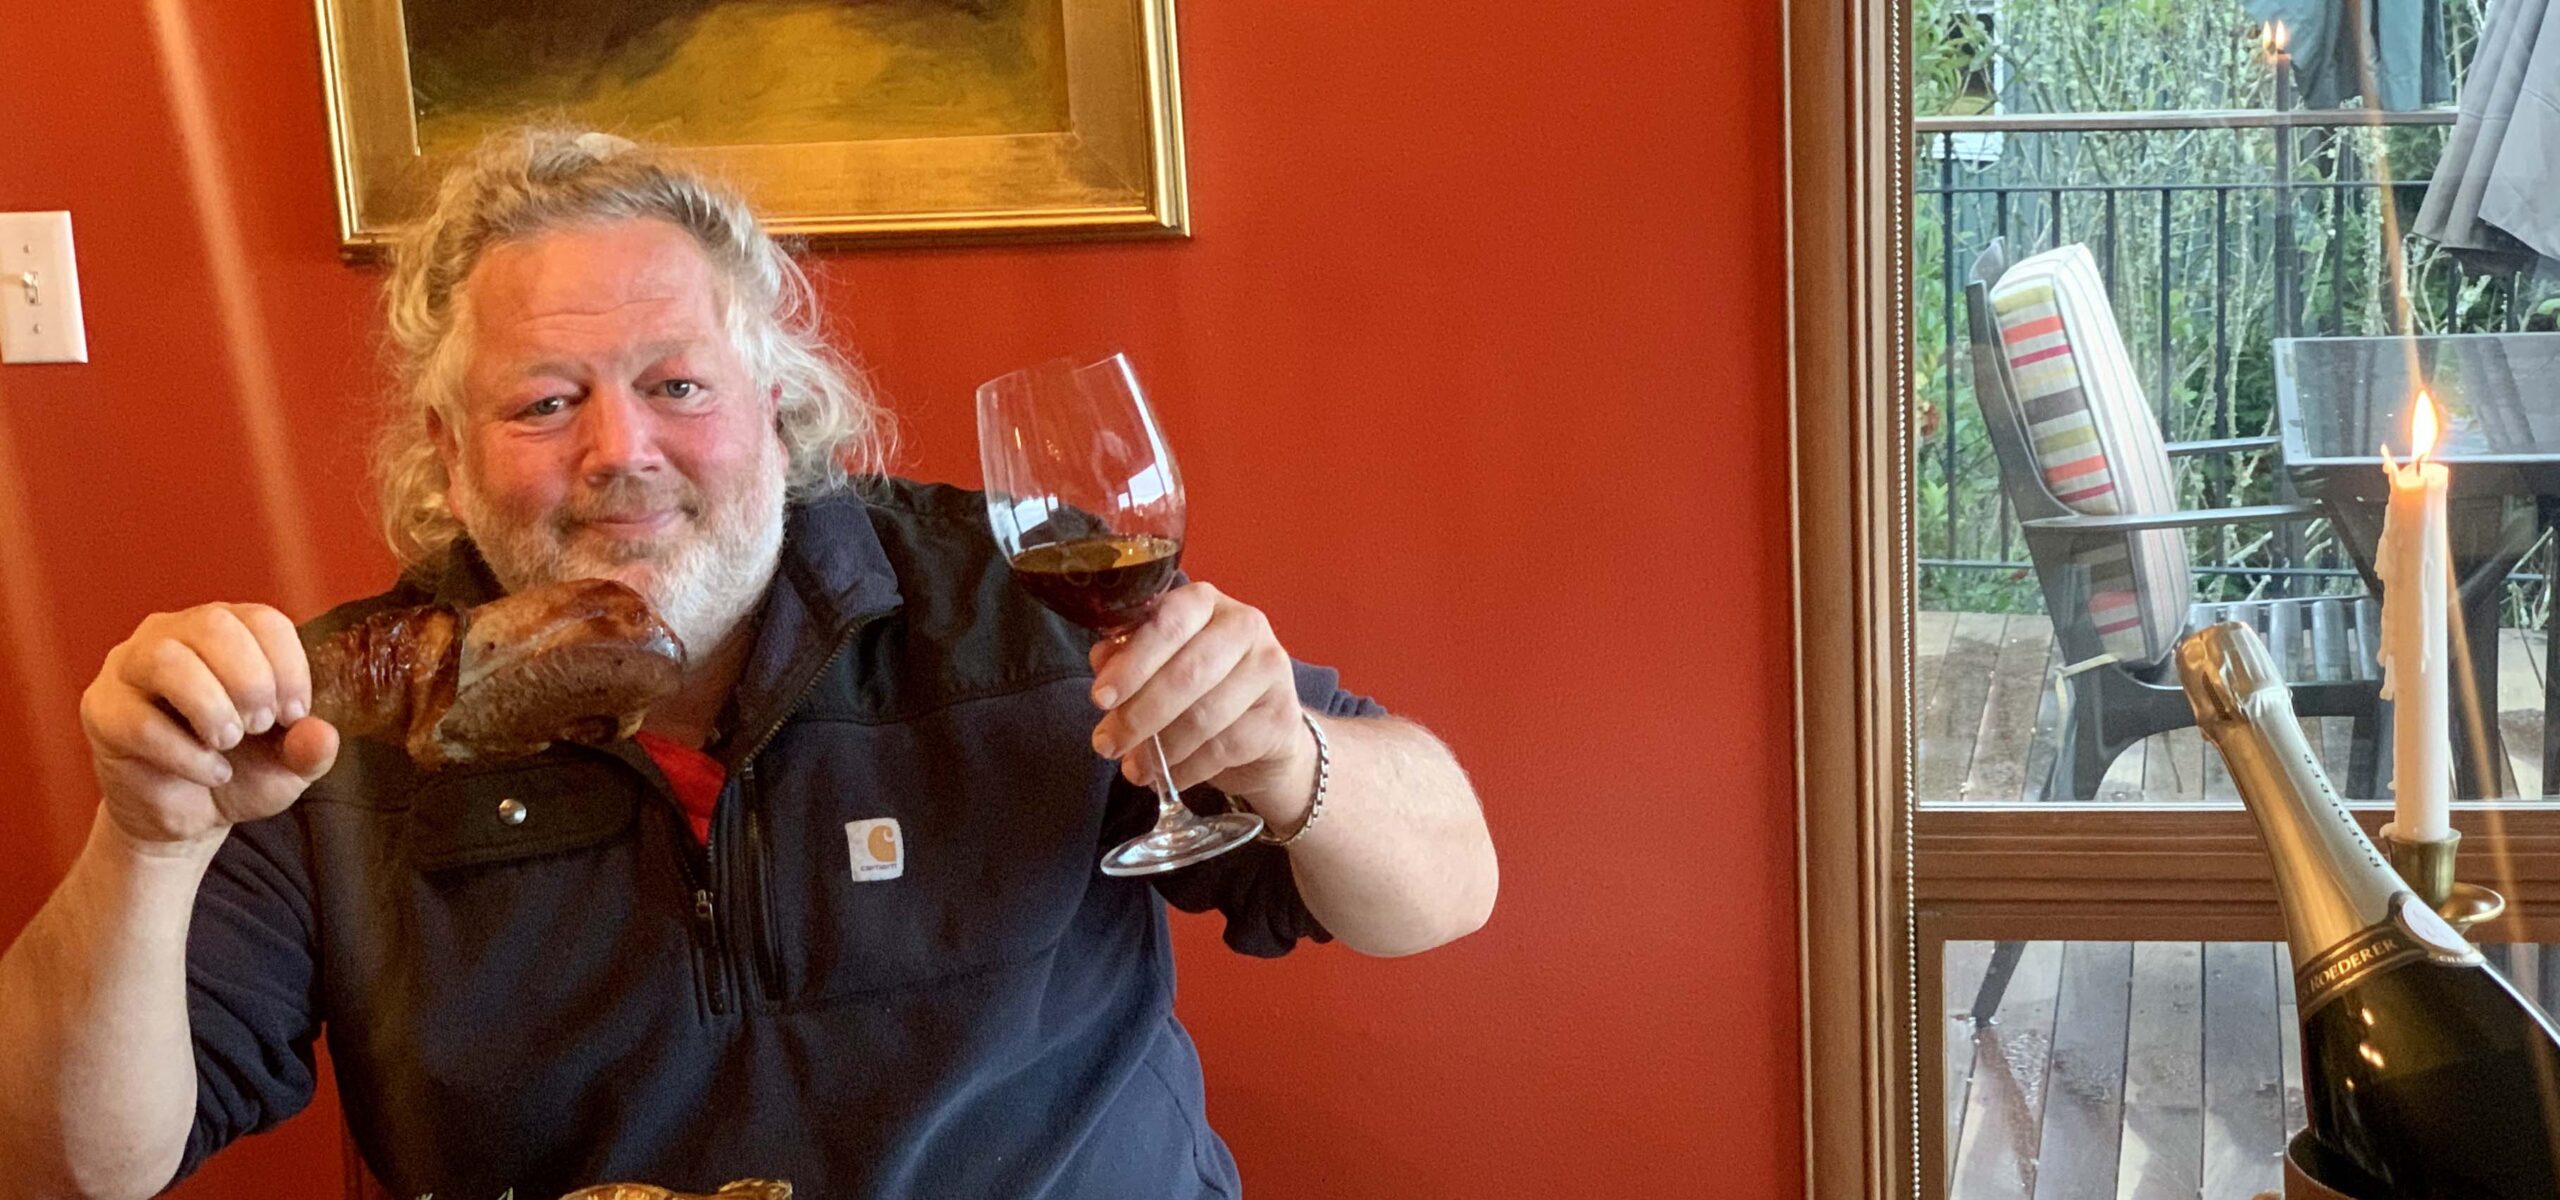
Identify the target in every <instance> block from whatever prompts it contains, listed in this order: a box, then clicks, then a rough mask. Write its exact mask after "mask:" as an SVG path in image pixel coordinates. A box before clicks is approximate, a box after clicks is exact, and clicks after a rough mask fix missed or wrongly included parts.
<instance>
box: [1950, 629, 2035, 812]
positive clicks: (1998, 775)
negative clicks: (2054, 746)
mask: <svg viewBox="0 0 2560 1200" xmlns="http://www.w3.org/2000/svg"><path fill="white" fill-rule="evenodd" d="M2052 656H2053V622H2051V621H2049V620H2047V619H2045V618H2044V617H2042V616H2038V615H2035V614H2032V613H2016V614H2013V615H2011V616H2010V617H2009V618H2008V619H2007V620H2006V621H2004V622H2003V623H2002V626H2001V630H2000V648H1999V652H1998V655H1997V657H1996V658H1995V659H1994V662H1993V667H1992V671H1991V681H1990V686H1989V688H1988V690H1987V693H1986V694H1985V696H1984V698H1983V703H1982V722H1981V728H1980V732H1979V734H1978V736H1977V738H1976V740H1975V742H1974V744H1973V761H1972V768H1971V769H1970V770H1968V771H1966V772H1965V781H1964V796H1965V798H1966V799H1968V800H2026V799H2031V798H2032V797H2030V796H2029V795H2028V793H2027V779H2028V774H2027V767H2028V764H2029V762H2030V760H2031V758H2032V757H2033V755H2032V751H2033V750H2034V749H2035V748H2036V745H2037V743H2039V742H2047V741H2049V739H2046V738H2039V737H2036V736H2034V734H2035V731H2036V709H2037V707H2038V706H2039V705H2040V704H2041V703H2042V702H2043V697H2044V695H2045V694H2046V693H2048V692H2050V691H2051V689H2050V688H2048V687H2046V686H2045V678H2046V676H2045V667H2046V666H2047V664H2048V663H2049V662H2050V661H2051V659H2052ZM2049 753H2050V750H2049V747H2048V754H2049Z"/></svg>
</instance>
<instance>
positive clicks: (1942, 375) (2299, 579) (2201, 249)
mask: <svg viewBox="0 0 2560 1200" xmlns="http://www.w3.org/2000/svg"><path fill="white" fill-rule="evenodd" d="M2453 120H2454V114H2453V113H2451V112H2445V111H2428V112H2416V113H2382V114H2375V113H2366V112H2356V111H2330V112H2310V111H2294V112H2284V111H2275V110H2237V111H2219V112H2145V113H2077V114H2023V115H1993V116H1977V117H1929V118H1922V119H1920V120H1918V121H1916V122H1915V123H1914V124H1915V130H1914V132H1915V135H1916V136H1915V138H1914V143H1913V150H1914V153H1915V155H1916V163H1915V167H1916V169H1915V170H1914V172H1913V177H1914V178H1915V179H1916V180H1918V181H1919V183H1918V186H1917V189H1916V190H1917V195H1915V197H1914V212H1913V217H1914V221H1915V225H1916V226H1919V227H1921V236H1918V237H1915V239H1914V247H1915V250H1916V252H1917V253H1919V254H1920V256H1921V257H1920V261H1918V262H1917V263H1915V264H1914V267H1915V270H1914V289H1915V293H1916V294H1915V295H1914V296H1913V301H1914V309H1915V317H1916V318H1918V319H1917V320H1916V321H1915V325H1914V328H1915V331H1916V333H1917V336H1918V337H1919V338H1920V339H1921V340H1922V344H1921V345H1918V346H1915V347H1914V350H1915V358H1914V364H1915V370H1914V379H1913V386H1914V389H1915V391H1916V392H1917V393H1919V397H1918V398H1920V399H1921V401H1922V404H1923V407H1924V410H1925V409H1926V408H1927V407H1928V403H1927V399H1926V397H1927V396H1928V394H1929V393H1930V392H1933V391H1934V392H1935V393H1936V404H1935V408H1936V409H1937V412H1936V413H1935V414H1934V415H1935V420H1934V422H1931V421H1927V420H1925V419H1924V424H1923V427H1922V436H1921V438H1920V439H1919V445H1918V447H1917V449H1918V452H1919V454H1920V456H1921V459H1920V462H1919V463H1918V464H1916V465H1917V466H1919V467H1920V469H1921V471H1922V476H1921V482H1922V486H1923V488H1924V490H1925V489H1926V487H1927V485H1928V483H1929V482H1931V480H1930V478H1929V477H1930V476H1934V477H1935V478H1934V482H1935V484H1936V491H1937V496H1936V497H1935V502H1936V503H1937V504H1938V505H1940V506H1942V507H1943V511H1942V512H1937V513H1934V514H1931V513H1925V512H1924V515H1923V520H1924V522H1925V523H1924V524H1923V526H1922V527H1921V528H1919V529H1917V530H1915V534H1916V535H1917V536H1918V537H1919V539H1920V545H1919V550H1920V554H1919V565H1920V567H1921V568H1922V584H1923V595H1924V603H1929V602H1930V601H1932V600H1934V601H1935V603H1934V604H1932V605H1931V606H1932V607H1959V608H1961V607H1975V606H1976V605H1974V604H1967V603H1965V602H1964V599H1963V596H1962V595H1960V593H1964V592H1966V591H1967V587H1968V584H1967V581H1968V580H1970V581H1971V584H1970V585H1969V586H1970V587H1971V590H1972V592H1973V593H1975V599H1976V600H1977V601H1979V600H1981V599H1983V595H1984V594H1986V593H1988V594H1990V596H1991V598H1990V604H1991V606H1994V607H2002V606H2007V605H2008V604H2015V605H2018V606H2022V607H2032V605H2033V601H2032V599H2031V593H2030V589H2031V587H2032V585H2031V584H2021V583H2020V582H2019V581H2022V580H2024V579H2025V578H2026V576H2025V572H2026V571H2027V569H2028V564H2027V563H2026V562H2025V561H2024V560H2023V556H2022V554H2021V553H2020V547H2019V546H2018V544H2017V538H2016V522H2015V520H2014V519H2013V518H2012V516H2011V515H2010V513H2009V511H2008V506H2007V504H2006V502H2005V500H2004V499H2003V498H2002V496H2001V492H2000V481H1999V474H1998V469H1997V464H1996V463H1994V462H1993V461H1992V460H1991V454H1990V447H1989V443H1988V439H1987V438H1986V437H1985V436H1984V433H1983V429H1982V426H1981V421H1980V416H1979V411H1978V409H1976V407H1975V405H1974V401H1973V397H1972V395H1971V390H1972V373H1971V370H1970V368H1969V365H1968V364H1967V362H1966V355H1967V352H1968V349H1969V347H1968V345H1967V338H1966V335H1965V327H1966V323H1965V317H1964V312H1963V285H1964V273H1965V271H1966V269H1967V268H1968V267H1969V265H1970V263H1971V262H1972V259H1973V256H1974V255H1975V254H1976V253H1977V252H1979V251H1980V250H1981V249H1982V248H1983V247H1984V246H1987V245H1988V244H1989V243H1990V241H1991V240H1992V239H1993V238H1995V237H1998V238H2003V239H2006V240H2007V243H2008V245H2009V247H2010V257H2011V259H2012V260H2013V261H2014V260H2015V259H2017V258H2020V257H2024V256H2025V255H2027V254H2030V253H2034V252H2036V251H2039V250H2043V249H2047V248H2050V247H2053V246H2056V245H2061V244H2064V243H2067V242H2072V241H2078V242H2082V243H2085V244H2087V245H2089V247H2090V250H2091V252H2092V253H2093V254H2094V255H2095V256H2096V258H2097V260H2098V264H2099V270H2100V272H2101V274H2103V275H2104V276H2105V278H2106V283H2107V289H2108V294H2109V299H2110V301H2111V302H2113V304H2114V306H2115V309H2116V312H2117V316H2118V321H2119V327H2120V329H2121V330H2122V332H2123V334H2124V338H2125V342H2126V348H2127V351H2128V353H2129V354H2130V355H2131V356H2132V357H2133V358H2134V360H2135V366H2136V369H2137V373H2138V374H2137V377H2138V378H2142V379H2143V380H2144V381H2145V385H2146V387H2147V388H2149V390H2150V391H2151V392H2152V396H2151V399H2152V401H2153V404H2154V405H2155V408H2156V410H2157V413H2158V416H2159V418H2160V421H2161V424H2162V428H2163V430H2164V432H2165V433H2166V434H2167V436H2168V437H2169V438H2171V439H2172V440H2197V439H2204V438H2232V437H2235V436H2244V435H2253V434H2265V433H2269V432H2272V431H2273V430H2272V421H2273V383H2272V378H2271V375H2270V372H2271V365H2270V364H2271V352H2270V351H2271V347H2270V343H2271V341H2272V339H2274V338H2276V337H2287V336H2295V335H2301V334H2314V335H2333V336H2351V335H2358V334H2380V333H2393V332H2406V331H2408V330H2410V329H2412V328H2415V329H2417V330H2419V331H2423V332H2478V331H2488V330H2503V329H2514V328H2519V327H2521V324H2522V322H2523V320H2524V316H2525V313H2524V309H2525V303H2524V301H2525V300H2526V298H2527V295H2528V289H2529V288H2530V287H2531V283H2532V281H2531V279H2530V277H2529V276H2494V277H2481V276H2475V275H2473V274H2471V273H2469V272H2466V271H2465V270H2464V267H2463V265H2462V264H2461V263H2460V262H2458V261H2455V260H2453V259H2451V258H2449V257H2446V256H2442V255H2438V254H2436V253H2434V252H2433V251H2432V249H2431V248H2430V247H2428V246H2426V245H2425V243H2424V242H2423V241H2422V240H2419V239H2412V238H2409V237H2408V236H2407V235H2406V234H2405V232H2403V231H2402V230H2403V226H2404V225H2405V222H2406V220H2407V219H2409V218H2414V216H2415V215H2416V210H2417V198H2418V196H2419V195H2421V194H2422V193H2423V191H2424V179H2423V178H2421V179H2418V180H2416V181H2414V182H2411V181H2407V180H2401V181H2393V180H2390V179H2386V178H2383V177H2382V172H2381V170H2380V169H2379V168H2380V167H2382V165H2383V164H2381V163H2378V162H2376V161H2375V160H2376V159H2377V158H2379V157H2381V156H2380V155H2378V154H2376V153H2374V152H2373V151H2374V149H2375V148H2376V147H2377V146H2378V145H2379V144H2381V142H2382V140H2383V139H2386V138H2388V139H2392V145H2391V149H2392V152H2393V153H2394V154H2404V153H2417V152H2423V154H2424V156H2425V157H2427V158H2429V159H2432V150H2433V146H2432V145H2429V144H2426V143H2427V140H2428V139H2436V140H2440V138H2441V132H2440V130H2441V127H2444V126H2449V125H2451V124H2452V123H2453ZM2410 127H2417V128H2410ZM1993 135H1997V138H1998V139H1999V141H2000V144H1998V145H1996V146H1992V147H1991V148H1990V149H1988V150H1986V149H1985V147H1986V145H1988V144H1989V141H1988V139H1989V138H1991V137H1992V136H1993ZM2148 137H2177V138H2184V139H2190V140H2191V141H2192V140H2193V139H2198V138H2206V137H2211V138H2222V139H2226V140H2225V141H2224V142H2222V143H2219V144H2220V145H2221V146H2223V147H2224V148H2225V149H2226V150H2231V151H2232V153H2228V154H2225V155H2224V156H2223V157H2225V158H2226V159H2247V160H2248V163H2247V165H2248V166H2250V167H2252V168H2254V172H2252V173H2253V174H2255V175H2256V177H2252V178H2228V177H2226V178H2219V179H2195V178H2144V179H2135V180H2129V181H2127V180H2116V179H2103V178H2102V180H2101V181H2096V182H2092V181H2090V178H2091V177H2092V176H2099V177H2103V176H2106V175H2108V174H2110V173H2111V172H2109V171H2107V170H2104V169H2089V168H2090V166H2091V164H2092V160H2093V155H2092V153H2091V147H2093V146H2097V147H2101V148H2102V149H2103V147H2104V146H2122V145H2125V144H2126V143H2125V141H2124V139H2129V138H2148ZM2260 137H2263V138H2265V139H2266V142H2265V144H2263V145H2262V146H2251V147H2248V148H2247V149H2246V151H2245V152H2242V151H2239V150H2237V149H2235V147H2237V146H2238V145H2239V143H2238V142H2237V141H2236V139H2243V138H2260ZM2013 139H2014V140H2016V141H2018V142H2021V143H2026V144H2024V145H2016V146H2012V145H2009V144H2008V143H2009V142H2010V141H2011V140H2013ZM2030 139H2053V140H2067V139H2084V140H2082V141H2079V142H2076V143H2072V144H2071V145H2070V146H2069V147H2067V148H2065V149H2063V150H2058V151H2057V150H2055V149H2054V145H2053V142H2052V141H2048V142H2046V143H2044V144H2041V145H2039V144H2036V143H2034V142H2032V141H2031V140H2030ZM2411 143H2416V144H2415V146H2414V148H2413V147H2412V145H2411ZM2096 157H2101V158H2102V157H2103V155H2102V153H2101V154H2100V155H2098V156H2096ZM2057 159H2068V160H2073V161H2072V165H2070V166H2066V167H2064V168H2060V169H2059V170H2057V169H2056V168H2055V167H2054V166H2053V164H2054V162H2055V160H2057ZM2099 165H2100V166H2101V167H2103V166H2105V165H2106V164H2104V163H2100V164H2099ZM2224 167H2225V173H2226V174H2236V173H2239V172H2237V171H2234V170H2232V169H2231V164H2230V163H2225V164H2224ZM2040 171H2043V172H2054V174H2051V175H2048V176H2047V177H2044V178H2038V177H2036V176H2037V175H2038V173H2039V172H2040ZM2065 174H2067V175H2069V176H2071V177H2073V181H2072V182H2057V181H2056V178H2057V177H2060V176H2062V175H2065ZM2395 213H2396V214H2397V215H2396V217H2395V216H2394V214H2395ZM1933 219H1934V225H1935V235H1936V236H1935V238H1934V239H1932V238H1930V237H1929V236H1928V232H1929V231H1928V230H1927V228H1926V227H1927V226H1928V225H1930V224H1931V223H1932V222H1933ZM1933 240H1934V244H1932V242H1933ZM2395 260H2397V261H2396V262H2395ZM2400 264H2407V266H2406V269H2405V271H2404V270H2403V269H2401V267H2400ZM2403 278H2406V280H2407V282H2408V286H2407V289H2406V293H2405V294H2404V293H2403V292H2402V291H2401V289H2400V286H2399V285H2400V281H2401V280H2402V279H2403ZM2262 298H2263V299H2262ZM2235 303H2236V304H2237V306H2238V308H2239V311H2235ZM1933 343H1934V344H1933ZM1933 360H1934V361H1933ZM1926 415H1927V414H1925V411H1924V417H1925V416H1926ZM1931 425H1934V429H1932V428H1931ZM2199 465H2200V466H2201V467H2202V469H2201V470H2194V469H2191V470H2190V472H2189V474H2188V476H2187V478H2186V479H2184V480H2182V483H2181V486H2182V488H2184V489H2186V490H2187V491H2188V492H2189V494H2190V497H2191V499H2192V500H2193V501H2194V502H2196V503H2199V504H2202V505H2205V506H2222V505H2226V504H2236V503H2261V502H2268V501H2281V500H2288V499H2291V498H2292V497H2291V494H2290V489H2289V487H2288V486H2287V484H2286V483H2285V480H2284V476H2283V472H2282V471H2281V470H2280V469H2277V468H2278V466H2279V464H2277V463H2275V462H2274V461H2273V452H2271V451H2263V450H2261V451H2255V452H2252V453H2248V454H2241V455H2218V456H2213V458H2212V461H2210V462H2209V463H2202V464H2199ZM1924 499H1926V498H1925V497H1924ZM1927 507H1928V505H1927V504H1925V503H1924V505H1923V508H1924V510H1925V509H1926V508H1927ZM1932 517H1933V518H1934V520H1931V519H1930V518H1932ZM1931 526H1934V528H1932V527H1931ZM2193 549H2194V552H2195V554H2196V556H2197V561H2198V563H2199V564H2200V565H2199V575H2200V576H2201V577H2202V578H2201V579H2200V581H2199V582H2200V586H2204V587H2208V588H2212V589H2218V591H2217V593H2216V594H2217V595H2218V596H2219V597H2220V598H2237V597H2239V596H2243V595H2252V594H2274V595H2282V594H2288V593H2300V592H2302V591H2306V590H2314V589H2319V588H2321V587H2323V586H2324V585H2334V584H2335V583H2337V582H2339V581H2343V580H2345V579H2347V578H2350V577H2352V576H2353V574H2354V572H2353V569H2352V568H2351V567H2349V566H2348V565H2347V564H2346V562H2345V560H2344V558H2343V556H2342V555H2341V554H2339V552H2338V547H2336V545H2335V544H2334V542H2333V541H2331V540H2330V539H2329V538H2328V536H2327V534H2326V532H2325V530H2323V529H2321V528H2319V527H2318V526H2316V525H2315V526H2313V527H2311V528H2309V529H2307V530H2306V529H2304V528H2301V527H2285V528H2279V529H2273V530H2269V531H2267V532H2265V533H2263V534H2258V535H2255V536H2253V537H2249V538H2245V539H2240V538H2234V537H2233V536H2232V535H2231V534H2230V533H2229V532H2228V531H2217V533H2215V534H2214V535H2211V544H2200V545H2197V546H2195V547H2193ZM2003 573H2005V575H2004V574H2003ZM2518 578H2519V580H2520V581H2521V582H2525V583H2529V584H2532V585H2535V586H2536V587H2537V595H2538V594H2539V593H2538V585H2539V584H2540V580H2539V579H2538V578H2534V579H2526V578H2525V577H2522V576H2520V577H2518ZM2003 589H2006V591H2005V592H2004V590H2003ZM1932 593H1935V595H1934V596H1933V595H1932ZM2001 595H2006V596H2007V600H2006V602H2005V603H2004V602H2003V601H2002V600H2001V599H2000V596H2001Z"/></svg>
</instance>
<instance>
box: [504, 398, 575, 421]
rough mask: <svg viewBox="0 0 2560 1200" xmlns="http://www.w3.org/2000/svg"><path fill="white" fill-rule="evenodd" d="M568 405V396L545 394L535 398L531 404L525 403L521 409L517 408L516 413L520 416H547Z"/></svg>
mask: <svg viewBox="0 0 2560 1200" xmlns="http://www.w3.org/2000/svg"><path fill="white" fill-rule="evenodd" d="M568 406H569V398H568V397H566V396H545V397H543V398H542V399H540V400H536V401H534V402H533V403H531V404H528V405H525V406H524V407H523V408H522V409H519V410H517V412H516V415H517V416H520V417H548V416H552V415H555V414H557V413H558V412H560V410H562V409H564V408H567V407H568Z"/></svg>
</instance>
